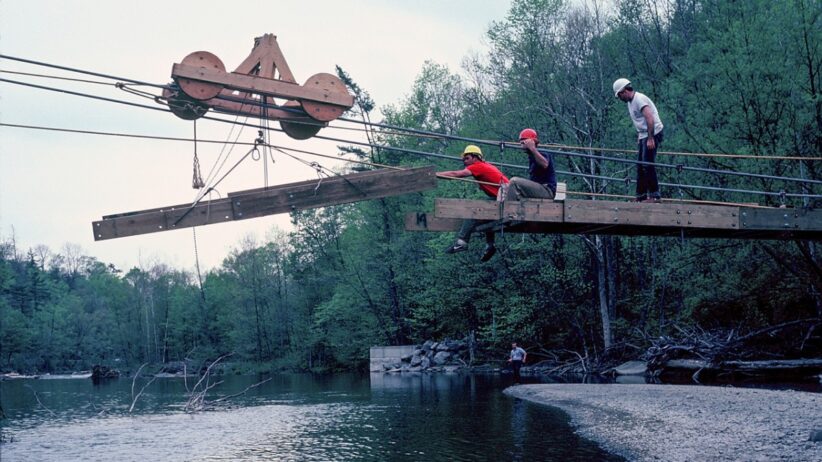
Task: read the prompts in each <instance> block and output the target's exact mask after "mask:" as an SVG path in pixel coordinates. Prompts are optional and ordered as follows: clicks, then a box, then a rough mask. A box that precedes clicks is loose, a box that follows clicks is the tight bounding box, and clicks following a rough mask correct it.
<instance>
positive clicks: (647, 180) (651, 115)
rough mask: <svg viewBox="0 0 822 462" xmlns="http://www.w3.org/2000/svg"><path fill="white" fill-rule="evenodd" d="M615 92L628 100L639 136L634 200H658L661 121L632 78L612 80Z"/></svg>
mask: <svg viewBox="0 0 822 462" xmlns="http://www.w3.org/2000/svg"><path fill="white" fill-rule="evenodd" d="M614 95H615V96H616V97H617V98H619V99H620V100H622V101H625V102H626V103H628V115H629V116H631V121H633V122H634V127H636V131H637V134H638V137H639V142H638V146H637V149H638V151H639V154H638V156H637V157H638V158H637V160H639V161H640V162H648V163H647V164H637V166H636V200H637V202H660V200H661V197H662V196H661V195H660V193H659V182H658V181H657V177H656V167H654V165H653V163H654V162H655V161H656V151H657V149H658V148H659V145H660V143H662V129H663V126H662V120H660V119H659V112H657V110H656V106H655V105H654V102H653V101H651V99H650V98H648V97H647V96H645V95H644V94H642V93H640V92H638V91H634V89H633V87H631V81H630V80H628V79H617V80H616V81H615V82H614Z"/></svg>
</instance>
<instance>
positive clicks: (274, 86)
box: [171, 64, 354, 108]
mask: <svg viewBox="0 0 822 462" xmlns="http://www.w3.org/2000/svg"><path fill="white" fill-rule="evenodd" d="M171 75H172V76H174V77H176V78H187V79H192V80H198V81H202V82H207V83H215V84H220V85H223V86H224V87H226V88H230V89H232V90H239V91H245V92H249V91H254V92H258V93H260V94H263V95H271V96H276V97H278V98H286V99H297V100H309V101H316V102H318V103H325V104H334V105H337V106H343V107H345V108H350V107H351V106H353V105H354V97H353V96H351V95H350V94H348V93H343V92H328V91H323V90H322V89H320V88H314V87H306V86H302V85H298V84H296V83H291V82H284V81H282V80H276V79H266V78H264V77H257V76H253V75H243V74H235V73H233V72H231V73H227V72H224V71H220V70H217V69H207V68H204V67H197V66H189V65H186V64H174V65H173V66H172V68H171Z"/></svg>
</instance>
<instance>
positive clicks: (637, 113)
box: [628, 91, 662, 140]
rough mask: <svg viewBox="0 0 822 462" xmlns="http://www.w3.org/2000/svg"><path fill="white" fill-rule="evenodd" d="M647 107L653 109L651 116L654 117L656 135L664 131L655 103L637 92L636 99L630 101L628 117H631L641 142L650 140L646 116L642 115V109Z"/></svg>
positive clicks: (635, 93)
mask: <svg viewBox="0 0 822 462" xmlns="http://www.w3.org/2000/svg"><path fill="white" fill-rule="evenodd" d="M645 106H648V107H650V108H651V114H652V115H653V117H654V135H656V134H657V133H659V132H661V131H662V121H661V120H660V119H659V112H657V110H656V106H654V102H653V101H651V98H648V97H647V96H645V95H643V94H642V93H640V92H638V91H636V92H634V98H633V99H632V100H631V101H628V115H630V116H631V120H632V121H633V122H634V127H636V131H637V134H638V135H639V139H641V140H642V139H645V138H648V125H647V124H646V123H645V116H644V115H642V108H644V107H645Z"/></svg>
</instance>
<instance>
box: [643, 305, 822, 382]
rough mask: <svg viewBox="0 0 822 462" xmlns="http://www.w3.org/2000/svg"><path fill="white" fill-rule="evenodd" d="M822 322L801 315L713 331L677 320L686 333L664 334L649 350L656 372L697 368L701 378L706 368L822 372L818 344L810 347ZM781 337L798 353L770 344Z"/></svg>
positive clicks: (650, 368)
mask: <svg viewBox="0 0 822 462" xmlns="http://www.w3.org/2000/svg"><path fill="white" fill-rule="evenodd" d="M820 324H822V319H820V318H811V319H800V320H795V321H789V322H785V323H781V324H777V325H773V326H768V327H766V328H763V329H759V330H756V331H753V332H750V333H747V334H745V335H739V334H738V333H737V332H736V331H734V330H732V331H730V332H727V333H724V332H707V331H704V330H702V329H700V328H698V327H696V328H692V329H685V328H681V327H678V326H674V327H675V329H676V330H677V331H678V332H679V334H680V335H679V336H678V337H677V338H673V337H660V338H659V339H656V340H654V341H653V344H652V346H651V347H650V348H648V350H647V351H646V354H645V359H646V362H647V364H648V372H649V374H650V375H651V376H659V375H661V374H663V373H677V372H679V373H681V372H692V373H693V375H692V377H693V379H694V381H697V382H698V381H699V377H700V374H702V373H703V372H710V373H712V374H721V373H728V374H745V375H775V376H777V375H778V376H782V377H787V376H790V377H808V376H813V375H817V374H819V373H822V359H818V358H819V357H820V354H819V351H818V347H814V346H813V345H811V346H810V348H808V346H809V345H808V340H809V339H811V336H812V334H813V333H814V331H815V329H816V328H817V327H818V326H819V325H820ZM779 334H782V335H781V336H780V335H779ZM775 338H778V339H779V340H780V342H781V343H783V344H784V345H788V346H790V348H786V350H791V351H792V352H793V354H794V355H795V356H794V357H787V356H786V355H785V354H784V353H782V352H780V351H778V350H775V349H773V348H770V349H768V348H766V345H767V344H769V343H773V340H774V339H775ZM766 340H767V341H766ZM817 343H818V341H817ZM797 356H800V357H797ZM761 358H768V359H761Z"/></svg>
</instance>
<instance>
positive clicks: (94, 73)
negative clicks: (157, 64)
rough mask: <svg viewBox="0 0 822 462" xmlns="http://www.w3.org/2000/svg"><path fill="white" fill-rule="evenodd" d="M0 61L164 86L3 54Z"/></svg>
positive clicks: (161, 86)
mask: <svg viewBox="0 0 822 462" xmlns="http://www.w3.org/2000/svg"><path fill="white" fill-rule="evenodd" d="M0 59H8V60H11V61H18V62H21V63H26V64H33V65H35V66H43V67H49V68H52V69H60V70H63V71H68V72H75V73H78V74H85V75H93V76H95V77H102V78H104V79H111V80H121V81H125V82H131V83H133V84H137V85H147V86H150V87H157V88H165V85H158V84H155V83H149V82H143V81H141V80H134V79H128V78H125V77H117V76H114V75H110V74H103V73H100V72H92V71H86V70H83V69H77V68H74V67H67V66H60V65H57V64H49V63H45V62H42V61H35V60H32V59H25V58H18V57H14V56H9V55H4V54H0Z"/></svg>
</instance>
